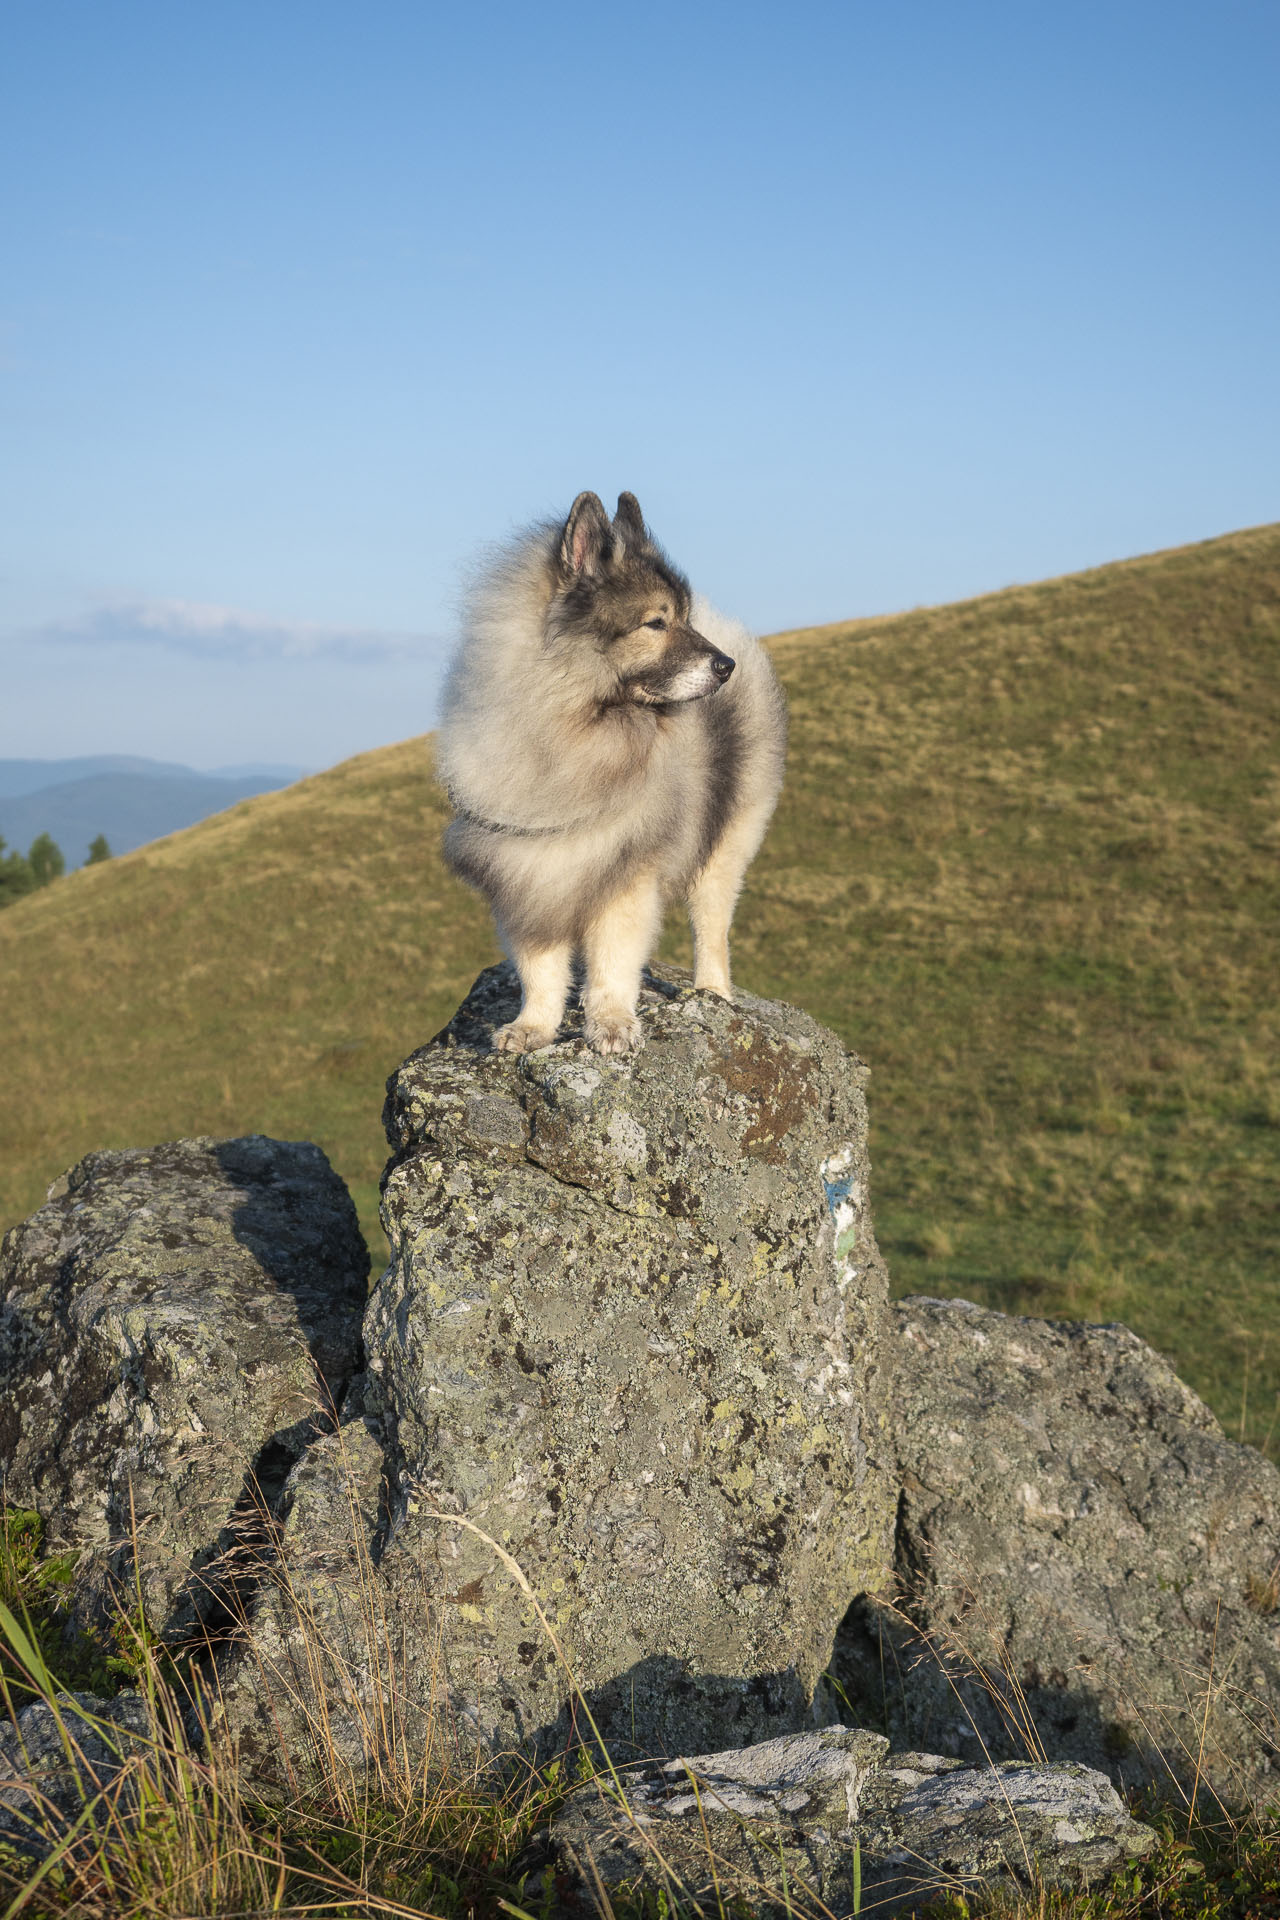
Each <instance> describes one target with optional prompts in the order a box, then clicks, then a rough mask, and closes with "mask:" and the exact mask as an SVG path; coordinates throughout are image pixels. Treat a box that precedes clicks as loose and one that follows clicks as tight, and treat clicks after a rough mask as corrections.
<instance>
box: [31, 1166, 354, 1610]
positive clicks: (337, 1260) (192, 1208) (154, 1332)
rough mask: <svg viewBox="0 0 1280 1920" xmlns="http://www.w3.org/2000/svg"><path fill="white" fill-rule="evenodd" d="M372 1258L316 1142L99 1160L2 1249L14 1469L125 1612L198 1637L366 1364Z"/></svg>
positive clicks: (87, 1601)
mask: <svg viewBox="0 0 1280 1920" xmlns="http://www.w3.org/2000/svg"><path fill="white" fill-rule="evenodd" d="M368 1266H369V1260H368V1254H367V1252H366V1250H365V1247H364V1244H363V1242H362V1240H361V1238H360V1233H359V1229H358V1227H357V1224H356V1216H355V1210H354V1208H353V1206H352V1204H351V1201H350V1198H349V1197H348V1195H347V1191H346V1189H345V1187H344V1186H343V1185H342V1182H341V1181H340V1180H339V1179H338V1177H337V1175H336V1174H335V1173H334V1172H333V1171H332V1169H331V1168H330V1166H329V1163H328V1161H327V1160H326V1159H325V1157H324V1155H323V1154H322V1153H321V1151H320V1149H319V1148H318V1147H315V1146H312V1145H311V1144H310V1143H308V1142H305V1141H301V1142H300V1141H280V1140H267V1139H264V1138H263V1137H262V1136H261V1135H257V1134H255V1135H251V1136H250V1137H248V1138H246V1139H242V1140H221V1141H219V1140H209V1139H199V1140H178V1141H172V1142H170V1143H168V1144H166V1145H164V1146H159V1147H153V1148H150V1149H146V1150H142V1149H131V1150H128V1151H123V1152H104V1153H93V1154H90V1155H89V1156H88V1158H87V1159H85V1160H82V1161H81V1162H80V1164H79V1165H78V1166H76V1167H74V1168H73V1169H72V1170H71V1172H70V1173H69V1174H67V1175H65V1176H64V1177H63V1179H61V1180H60V1181H58V1182H57V1183H56V1184H55V1185H54V1187H53V1188H52V1189H51V1191H50V1196H49V1200H48V1202H47V1204H46V1205H45V1206H43V1207H42V1208H41V1209H40V1211H39V1212H38V1213H36V1214H34V1215H33V1216H32V1218H31V1219H30V1220H28V1221H26V1222H25V1223H24V1224H23V1225H21V1226H19V1227H15V1228H14V1229H13V1231H12V1232H11V1233H9V1234H8V1235H7V1236H6V1238H5V1241H4V1246H3V1250H2V1251H0V1472H2V1473H3V1479H4V1484H5V1489H6V1495H7V1498H8V1500H9V1502H10V1503H11V1504H12V1505H18V1506H29V1507H34V1508H35V1509H36V1510H37V1511H38V1512H39V1513H40V1514H41V1515H42V1517H43V1519H44V1521H45V1526H46V1543H47V1545H48V1546H50V1547H51V1548H56V1549H72V1550H74V1551H76V1552H77V1553H78V1555H79V1564H78V1567H77V1572H76V1578H75V1584H74V1588H73V1600H74V1606H75V1611H76V1613H77V1615H78V1617H79V1618H80V1620H81V1622H82V1623H84V1624H90V1623H92V1622H93V1621H94V1620H95V1619H97V1618H99V1617H100V1616H101V1614H102V1612H103V1610H104V1609H105V1608H107V1607H108V1606H109V1604H110V1603H111V1601H112V1599H113V1597H123V1599H124V1602H125V1604H126V1605H127V1606H129V1607H130V1608H132V1607H133V1606H134V1605H135V1604H136V1588H135V1569H134V1565H133V1548H134V1545H135V1544H136V1549H137V1566H136V1581H137V1584H138V1586H140V1589H141V1596H142V1601H143V1605H144V1608H145V1611H146V1614H147V1618H148V1621H149V1623H150V1625H151V1626H152V1628H153V1629H154V1630H156V1631H157V1632H160V1633H162V1634H165V1635H169V1636H172V1635H174V1634H178V1633H181V1632H182V1631H183V1630H184V1629H185V1628H186V1627H187V1626H189V1625H190V1624H191V1623H192V1622H193V1620H194V1618H195V1617H196V1616H197V1615H201V1614H204V1613H205V1612H206V1611H207V1609H208V1607H209V1605H210V1601H211V1592H212V1586H211V1583H212V1585H213V1586H216V1585H217V1582H218V1576H217V1575H216V1574H215V1571H214V1567H215V1563H216V1562H217V1561H218V1560H219V1558H220V1556H222V1555H223V1554H224V1553H225V1552H226V1550H227V1549H228V1548H230V1547H232V1546H234V1545H235V1544H237V1543H238V1542H241V1543H242V1542H243V1541H244V1539H245V1538H246V1537H247V1536H251V1535H252V1534H253V1533H254V1530H255V1528H257V1529H259V1530H260V1525H261V1511H262V1505H263V1502H264V1501H265V1502H266V1503H267V1504H270V1502H271V1500H272V1499H273V1498H274V1497H275V1496H276V1495H278V1492H279V1484H280V1482H281V1481H282V1480H283V1478H284V1475H285V1473H286V1472H287V1471H288V1467H289V1465H290V1463H291V1462H292V1460H294V1459H295V1458H296V1457H297V1455H298V1453H299V1452H300V1451H301V1449H302V1447H303V1445H304V1444H305V1442H306V1440H307V1439H308V1438H309V1437H310V1436H311V1434H313V1433H314V1432H315V1431H316V1430H317V1420H318V1417H319V1418H322V1417H323V1414H322V1411H321V1412H320V1413H319V1414H318V1410H323V1409H324V1408H325V1407H329V1408H332V1407H333V1405H334V1404H335V1403H336V1402H337V1401H338V1400H339V1399H340V1397H341V1395H342V1393H343V1391H344V1389H345V1387H346V1384H347V1381H348V1379H349V1377H350V1375H351V1372H352V1369H353V1367H354V1366H355V1365H356V1364H357V1361H358V1357H359V1348H360V1316H361V1313H362V1311H363V1308H364V1303H365V1299H366V1287H367V1275H368Z"/></svg>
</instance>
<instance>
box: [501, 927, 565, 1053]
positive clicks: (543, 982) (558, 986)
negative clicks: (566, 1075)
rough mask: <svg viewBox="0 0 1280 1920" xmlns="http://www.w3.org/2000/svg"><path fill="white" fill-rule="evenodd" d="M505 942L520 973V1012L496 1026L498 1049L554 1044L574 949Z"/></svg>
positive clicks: (517, 1050) (509, 1050) (533, 1049)
mask: <svg viewBox="0 0 1280 1920" xmlns="http://www.w3.org/2000/svg"><path fill="white" fill-rule="evenodd" d="M506 946H507V951H508V952H509V953H510V955H511V958H512V960H513V961H514V962H515V968H516V972H517V973H518V974H519V975H520V994H521V999H520V1012H519V1013H518V1014H517V1016H516V1018H515V1019H514V1020H511V1021H509V1022H508V1024H507V1025H506V1026H505V1027H499V1028H498V1029H497V1031H496V1032H495V1034H494V1036H493V1044H494V1047H495V1049H496V1050H497V1051H498V1052H499V1053H535V1052H536V1051H537V1049H538V1048H539V1047H549V1046H550V1045H551V1042H552V1041H553V1040H554V1039H555V1037H556V1034H557V1032H558V1031H559V1027H560V1022H561V1020H562V1019H563V1018H564V1003H565V1000H566V999H567V997H568V993H569V970H570V967H571V965H572V962H573V950H572V948H571V947H569V946H568V945H565V946H562V947H526V946H522V945H521V944H520V943H519V942H518V941H515V940H511V939H508V940H507V942H506Z"/></svg>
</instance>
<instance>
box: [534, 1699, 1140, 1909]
mask: <svg viewBox="0 0 1280 1920" xmlns="http://www.w3.org/2000/svg"><path fill="white" fill-rule="evenodd" d="M888 1745H889V1743H888V1741H887V1740H886V1739H885V1737H884V1735H883V1734H877V1733H870V1732H867V1731H866V1730H865V1729H862V1728H857V1727H828V1728H824V1729H822V1730H821V1731H818V1732H812V1733H806V1734H797V1735H793V1736H790V1737H783V1738H780V1739H776V1740H768V1741H763V1742H761V1743H760V1744H759V1745H757V1746H754V1747H747V1748H745V1749H739V1750H736V1751H730V1752H726V1753H710V1754H698V1755H694V1756H693V1757H691V1758H688V1759H681V1760H674V1761H669V1762H667V1763H666V1764H664V1765H661V1766H651V1767H648V1768H646V1769H643V1770H634V1771H633V1770H631V1769H628V1770H627V1771H626V1772H624V1773H622V1774H620V1775H618V1776H616V1777H615V1778H612V1779H611V1778H610V1777H608V1776H607V1775H604V1776H601V1777H600V1778H598V1779H596V1780H593V1781H592V1782H590V1783H589V1784H588V1785H587V1786H584V1787H580V1788H579V1789H578V1790H577V1791H576V1792H575V1793H573V1794H571V1795H570V1797H569V1799H568V1801H567V1802H566V1804H565V1806H564V1808H563V1809H562V1811H561V1813H560V1814H559V1815H558V1817H557V1818H556V1820H555V1822H554V1824H553V1826H552V1829H551V1834H550V1848H551V1852H552V1855H553V1857H554V1860H555V1863H556V1866H557V1867H558V1869H559V1872H560V1873H561V1874H563V1875H565V1876H566V1877H567V1878H568V1879H569V1880H570V1882H573V1883H577V1884H578V1885H580V1886H581V1887H582V1888H583V1889H584V1890H586V1891H588V1892H593V1891H594V1890H595V1889H596V1888H597V1887H598V1886H599V1885H604V1886H605V1887H607V1888H617V1887H624V1886H632V1885H637V1884H643V1885H648V1886H654V1887H665V1888H666V1890H667V1891H668V1893H669V1894H671V1895H673V1896H675V1897H677V1898H679V1899H681V1900H689V1899H693V1900H702V1899H706V1900H708V1901H712V1902H715V1901H717V1900H721V1901H729V1900H732V1899H734V1898H735V1897H738V1898H741V1899H743V1900H744V1901H745V1902H746V1903H747V1904H748V1905H749V1906H750V1908H751V1911H752V1912H753V1913H760V1914H772V1913H780V1914H781V1913H787V1914H795V1913H799V1914H814V1915H817V1914H820V1913H826V1914H830V1915H833V1916H835V1917H836V1920H840V1917H841V1916H843V1915H847V1914H853V1913H854V1912H856V1911H859V1910H860V1911H862V1912H864V1913H865V1912H868V1911H871V1910H874V1911H875V1912H877V1913H885V1912H891V1911H893V1910H894V1909H896V1908H898V1907H900V1906H904V1905H909V1904H913V1903H918V1902H920V1901H923V1900H927V1899H930V1898H932V1897H934V1896H936V1895H938V1894H940V1893H944V1892H962V1891H965V1890H971V1889H973V1888H975V1887H980V1886H984V1885H988V1884H990V1883H991V1882H992V1881H995V1880H999V1879H1001V1878H1010V1877H1011V1878H1013V1879H1015V1880H1017V1881H1019V1882H1021V1883H1023V1884H1030V1883H1032V1882H1034V1881H1037V1880H1038V1881H1041V1882H1044V1883H1045V1884H1048V1885H1056V1886H1079V1885H1082V1884H1085V1883H1086V1882H1088V1881H1089V1880H1092V1879H1095V1878H1097V1877H1098V1876H1100V1875H1103V1874H1106V1873H1109V1872H1111V1871H1113V1870H1114V1869H1116V1868H1118V1867H1120V1866H1122V1865H1123V1864H1124V1863H1125V1862H1126V1861H1128V1860H1131V1859H1133V1858H1135V1857H1137V1856H1139V1855H1141V1854H1144V1853H1146V1852H1147V1851H1148V1850H1149V1849H1150V1848H1151V1846H1152V1845H1154V1843H1155V1835H1154V1833H1152V1832H1151V1830H1150V1828H1148V1827H1144V1826H1140V1825H1139V1824H1138V1823H1137V1822H1136V1821H1134V1820H1133V1819H1131V1818H1130V1815H1129V1813H1128V1811H1127V1809H1126V1808H1125V1807H1124V1805H1123V1803H1122V1802H1121V1800H1120V1798H1119V1796H1118V1795H1117V1793H1116V1791H1115V1789H1114V1788H1113V1787H1112V1786H1111V1784H1110V1782H1109V1781H1108V1780H1107V1779H1106V1777H1105V1776H1104V1775H1102V1774H1099V1773H1095V1772H1093V1771H1091V1770H1090V1769H1089V1768H1087V1767H1079V1766H1046V1765H1033V1764H1028V1763H1016V1762H1015V1763H1008V1764H1005V1765H1002V1766H994V1767H992V1766H985V1767H981V1768H969V1767H965V1766H963V1765H962V1764H961V1763H960V1762H959V1761H956V1760H949V1759H944V1758H940V1757H938V1756H936V1755H932V1754H916V1753H913V1754H897V1755H889V1754H888ZM717 1910H720V1909H719V1908H718V1909H717Z"/></svg>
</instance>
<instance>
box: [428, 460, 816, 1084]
mask: <svg viewBox="0 0 1280 1920" xmlns="http://www.w3.org/2000/svg"><path fill="white" fill-rule="evenodd" d="M785 750H786V707H785V703H784V700H783V695H782V690H781V688H780V687H779V685H778V681H777V678H776V676H775V674H774V671H773V668H772V666H771V665H770V662H769V659H768V656H767V655H766V653H765V652H764V650H763V648H762V647H761V646H760V645H759V643H758V642H757V641H756V640H754V639H753V638H752V636H751V635H750V634H748V633H747V632H746V630H745V629H744V628H743V627H740V626H738V625H737V624H736V623H735V622H732V621H729V620H726V619H725V618H724V616H723V615H720V614H718V613H716V612H715V611H714V609H712V608H711V607H708V606H707V605H706V604H705V602H701V601H695V600H694V598H693V596H692V594H691V592H690V588H689V582H688V581H687V580H686V578H685V576H684V575H683V574H682V573H681V572H680V571H679V570H678V569H677V568H676V567H675V566H674V565H673V564H672V562H671V561H670V560H669V559H668V558H667V556H666V554H665V553H664V552H663V551H662V549H661V547H659V546H658V544H657V543H656V541H655V540H654V538H653V536H652V534H651V533H650V532H649V529H648V527H647V526H646V525H645V521H644V516H643V514H642V513H641V511H640V506H639V502H638V501H637V500H636V498H635V496H634V494H630V493H624V494H622V495H620V496H619V499H618V510H617V512H616V514H615V515H614V517H613V519H612V520H610V518H609V515H608V512H607V510H606V508H605V507H604V506H603V505H602V503H601V501H600V500H599V498H598V497H597V496H596V495H595V494H594V493H580V494H579V495H578V497H577V499H576V500H575V501H574V503H573V506H572V507H571V509H570V511H569V516H568V518H567V519H566V520H565V521H563V522H560V521H558V520H556V521H548V522H546V523H544V524H542V525H539V526H537V527H535V528H534V529H533V530H532V531H530V532H529V533H527V534H525V535H524V536H523V537H522V538H521V539H519V540H518V541H517V542H515V543H514V544H513V545H512V546H510V547H509V548H507V549H506V550H505V551H504V552H503V553H502V554H501V555H500V556H499V558H498V559H497V560H496V561H494V562H493V564H492V565H490V566H489V567H488V568H486V570H485V571H484V573H483V575H482V576H481V577H480V578H479V579H478V580H477V582H476V584H475V586H474V588H473V590H472V593H471V596H470V603H469V608H468V617H467V620H466V624H465V628H464V633H463V638H462V641H461V644H460V646H459V648H458V651H457V653H456V655H455V657H454V660H453V662H452V665H451V668H450V671H449V675H448V679H447V682H446V687H445V694H444V703H443V718H442V722H441V726H440V730H439V733H438V736H437V765H438V770H439V773H440V776H441V778H442V780H443V783H444V786H445V789H446V791H447V793H448V795H449V798H450V801H451V803H452V806H453V809H454V817H453V819H452V821H451V822H450V824H449V826H448V828H447V830H446V832H445V839H444V852H445V859H446V861H447V863H448V865H449V866H450V867H451V868H452V870H453V872H454V873H456V874H457V875H459V876H460V878H461V879H463V880H465V881H467V882H469V884H470V885H471V886H473V887H475V888H476V889H477V890H478V891H479V892H480V893H481V894H483V895H484V897H485V898H486V899H487V900H488V902H489V904H490V906H491V908H492V909H493V914H494V918H495V920H496V921H497V926H498V933H499V937H500V938H501V940H502V943H503V945H504V946H505V948H506V950H507V952H508V953H509V955H510V957H511V959H512V960H513V962H514V963H515V967H516V971H517V973H518V974H519V977H520V987H521V995H522V999H521V1007H520V1012H519V1014H518V1015H517V1017H516V1018H515V1019H514V1020H512V1021H511V1022H510V1024H509V1025H507V1026H504V1027H500V1028H499V1029H498V1030H497V1032H496V1033H495V1034H494V1037H493V1045H494V1046H495V1047H496V1048H498V1049H499V1050H502V1051H507V1052H513V1053H522V1052H525V1051H530V1050H534V1049H537V1048H540V1047H546V1046H550V1045H551V1043H552V1041H553V1040H554V1039H555V1038H556V1034H557V1032H558V1030H559V1027H560V1023H561V1020H562V1018H563V1016H564V1009H565V1002H566V999H567V997H568V991H569V986H570V981H571V976H572V969H573V965H574V960H575V957H576V956H580V957H581V959H582V960H583V961H584V962H585V969H586V983H585V991H584V994H583V1011H584V1015H585V1033H586V1038H587V1040H588V1042H589V1043H590V1044H591V1045H592V1046H593V1047H594V1048H595V1049H596V1050H597V1051H598V1052H600V1053H604V1054H611V1053H626V1052H628V1051H629V1050H631V1049H632V1048H634V1047H636V1046H638V1045H639V1044H640V1042H641V1037H642V1035H641V1027H640V1022H639V1020H638V1018H637V1016H636V1005H637V1002H638V999H639V995H640V981H641V975H642V972H643V969H644V965H645V962H646V961H647V960H648V959H649V958H650V957H651V955H652V953H653V950H654V948H655V947H656V945H657V942H658V937H659V934H660V933H661V930H662V919H663V913H664V909H665V907H666V905H667V903H668V902H669V901H670V900H672V899H674V898H677V897H679V896H683V897H684V898H685V899H686V900H687V902H688V907H689V917H690V921H691V923H692V928H693V942H694V986H695V988H698V987H702V988H707V989H708V990H709V991H710V992H712V993H717V994H720V995H722V996H723V997H724V998H725V999H731V998H732V989H731V986H730V982H729V924H730V921H731V920H732V918H733V910H734V907H735V905H736V903H737V898H738V894H739V891H740V890H741V887H742V882H743V877H744V875H745V874H746V870H747V867H748V866H749V865H750V862H751V860H752V859H753V857H754V855H755V853H756V850H757V849H758V847H759V845H760V842H761V840H762V839H763V838H764V833H765V829H766V827H767V826H768V824H769V819H770V816H771V815H772V813H773V809H774V806H775V803H776V801H777V797H778V791H779V788H780V786H781V784H782V771H783V759H784V755H785Z"/></svg>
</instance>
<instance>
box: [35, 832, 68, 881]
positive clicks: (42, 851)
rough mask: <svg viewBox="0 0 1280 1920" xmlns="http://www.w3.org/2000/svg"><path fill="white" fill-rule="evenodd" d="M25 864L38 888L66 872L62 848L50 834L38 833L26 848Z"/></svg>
mask: <svg viewBox="0 0 1280 1920" xmlns="http://www.w3.org/2000/svg"><path fill="white" fill-rule="evenodd" d="M27 862H28V864H29V866H30V868H31V871H32V873H33V874H34V875H35V878H36V885H37V886H38V887H47V886H48V884H49V882H50V881H51V880H56V879H57V878H58V876H59V875H60V874H63V873H65V872H66V870H67V863H66V861H65V860H64V859H63V857H62V848H61V847H60V846H59V845H58V843H57V841H56V840H55V839H54V837H53V835H52V834H51V833H38V834H37V835H36V837H35V839H34V840H33V841H32V842H31V845H30V846H29V847H28V848H27Z"/></svg>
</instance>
